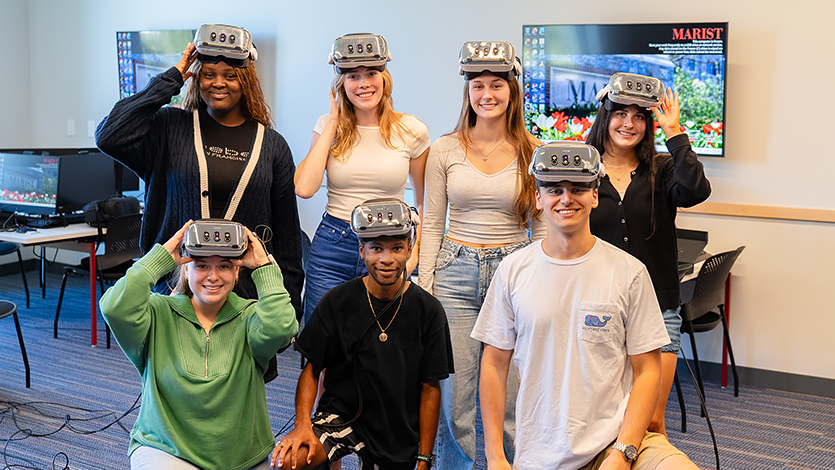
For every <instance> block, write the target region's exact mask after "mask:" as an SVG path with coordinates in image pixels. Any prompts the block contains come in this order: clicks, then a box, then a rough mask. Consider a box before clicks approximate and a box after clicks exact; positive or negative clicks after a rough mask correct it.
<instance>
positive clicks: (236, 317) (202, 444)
mask: <svg viewBox="0 0 835 470" xmlns="http://www.w3.org/2000/svg"><path fill="white" fill-rule="evenodd" d="M190 224H191V222H190V221H189V222H188V223H186V225H185V226H183V228H181V229H180V230H179V231H178V232H177V233H176V234H175V235H174V236H173V237H172V238H171V239H170V240H168V241H167V242H166V243H165V244H164V245H159V244H156V245H154V247H153V248H152V249H151V251H149V252H148V254H146V255H145V256H144V257H142V259H141V260H139V261H137V262H136V264H134V265H133V267H131V268H130V269H129V270H128V272H127V275H126V276H125V277H123V278H122V279H120V280H119V281H118V282H117V283H116V285H115V286H113V287H111V288H110V289H108V291H107V292H106V293H105V295H104V296H103V297H102V299H101V309H102V313H103V314H104V317H105V319H106V320H107V323H108V324H109V325H110V328H111V329H112V330H113V334H114V335H115V337H116V340H117V341H118V342H119V345H120V346H121V348H122V350H123V351H124V352H125V355H126V356H127V357H128V359H130V361H131V362H132V363H133V365H134V366H136V369H137V370H138V371H139V375H140V376H141V377H142V407H141V408H140V411H139V416H138V418H137V420H136V424H135V425H134V426H133V430H132V431H131V440H130V447H129V449H128V454H129V455H130V456H131V468H132V469H133V470H138V469H151V468H153V469H155V470H158V469H164V470H167V469H177V470H179V469H195V468H201V469H257V470H261V469H265V470H268V469H269V462H268V461H267V456H268V455H269V454H270V452H271V451H272V449H273V447H274V439H273V433H272V428H271V426H270V419H269V415H268V412H267V401H266V396H265V392H264V379H263V375H264V371H265V370H266V368H267V364H268V362H269V360H270V358H271V357H273V356H274V355H275V354H276V352H277V351H278V350H279V349H280V348H282V347H284V346H286V345H287V344H289V343H290V340H291V339H292V337H293V336H294V335H295V334H296V333H297V332H298V322H297V321H296V315H295V310H294V309H293V306H292V305H291V303H290V296H289V294H288V293H287V290H286V289H285V288H284V282H283V278H282V274H281V269H280V268H279V267H278V266H277V265H275V264H274V263H272V262H271V260H270V258H269V257H268V255H267V253H266V252H265V250H264V248H263V246H262V244H261V243H260V241H259V240H258V238H257V237H255V236H254V235H253V234H252V232H250V231H249V230H248V229H247V230H246V234H247V237H248V238H249V249H248V250H247V252H246V254H245V255H244V256H243V258H241V259H240V260H236V259H228V258H221V257H220V256H209V257H204V258H189V257H182V256H180V245H181V244H182V240H183V236H184V234H185V233H186V230H187V229H188V226H189V225H190ZM241 266H244V267H247V268H250V269H252V270H253V273H252V278H253V280H254V281H255V285H256V287H257V289H258V300H257V301H256V300H248V299H242V298H240V297H238V296H237V295H236V294H235V293H233V292H232V288H233V287H234V286H235V283H236V282H237V279H238V275H239V273H240V268H241ZM175 268H178V269H179V270H180V273H179V276H176V277H175V278H176V279H179V283H178V285H177V287H175V289H174V293H173V294H172V295H170V296H167V295H161V294H155V293H152V292H151V288H152V287H153V286H154V285H155V284H156V283H157V281H158V280H159V279H160V278H161V277H162V276H164V275H166V274H168V273H169V272H171V271H172V270H174V269H175Z"/></svg>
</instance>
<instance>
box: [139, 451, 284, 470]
mask: <svg viewBox="0 0 835 470" xmlns="http://www.w3.org/2000/svg"><path fill="white" fill-rule="evenodd" d="M130 468H131V470H200V467H196V466H194V465H192V464H190V463H189V462H186V461H185V460H183V459H180V458H177V457H174V456H173V455H171V454H169V453H168V452H163V451H161V450H159V449H156V448H154V447H148V446H142V447H139V448H137V449H136V450H134V451H133V453H132V454H131V455H130ZM250 470H270V459H269V456H268V457H267V458H265V459H264V460H262V461H261V462H260V463H259V464H257V465H255V466H254V467H251V468H250Z"/></svg>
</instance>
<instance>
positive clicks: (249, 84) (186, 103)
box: [182, 61, 273, 128]
mask: <svg viewBox="0 0 835 470" xmlns="http://www.w3.org/2000/svg"><path fill="white" fill-rule="evenodd" d="M233 68H234V69H235V75H236V76H237V77H238V82H240V84H241V91H242V92H243V95H244V96H243V99H242V100H241V112H242V113H243V115H244V118H245V119H246V120H247V121H255V122H259V123H261V124H263V125H264V126H265V127H269V128H272V127H273V118H272V114H271V112H270V105H269V104H267V100H266V99H264V92H263V91H261V81H260V80H258V73H257V72H256V70H255V63H254V62H252V61H250V62H249V65H247V66H246V67H244V68H239V67H233ZM202 70H203V63H202V62H200V61H195V62H194V65H193V66H192V76H191V80H190V81H189V83H188V87H187V88H186V96H185V98H183V104H182V106H183V109H186V110H188V111H193V110H195V109H200V108H201V107H202V108H205V107H206V102H205V101H203V98H202V97H200V72H201V71H202Z"/></svg>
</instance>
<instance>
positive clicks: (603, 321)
mask: <svg viewBox="0 0 835 470" xmlns="http://www.w3.org/2000/svg"><path fill="white" fill-rule="evenodd" d="M579 321H580V325H579V328H578V330H577V331H578V336H579V339H580V340H582V341H584V342H586V343H613V342H618V341H619V340H620V339H621V338H623V335H622V329H623V328H622V322H621V321H620V318H619V315H618V307H617V305H615V304H608V303H596V302H580V319H579Z"/></svg>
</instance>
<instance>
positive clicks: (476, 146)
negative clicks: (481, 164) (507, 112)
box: [473, 137, 507, 162]
mask: <svg viewBox="0 0 835 470" xmlns="http://www.w3.org/2000/svg"><path fill="white" fill-rule="evenodd" d="M505 140H507V137H505V138H504V139H502V141H501V142H499V143H498V144H497V145H496V146H495V147H493V150H491V151H489V152H487V154H486V155H485V153H484V152H482V151H481V148H480V147H479V146H478V144H477V143H475V142H473V147H475V149H476V150H478V153H480V154H481V156H482V157H483V158H482V160H484V161H485V162H486V161H487V157H489V156H490V155H492V154H493V152H495V151H496V150H497V149H498V148H499V147H501V146H502V144H503V143H504V141H505Z"/></svg>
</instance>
